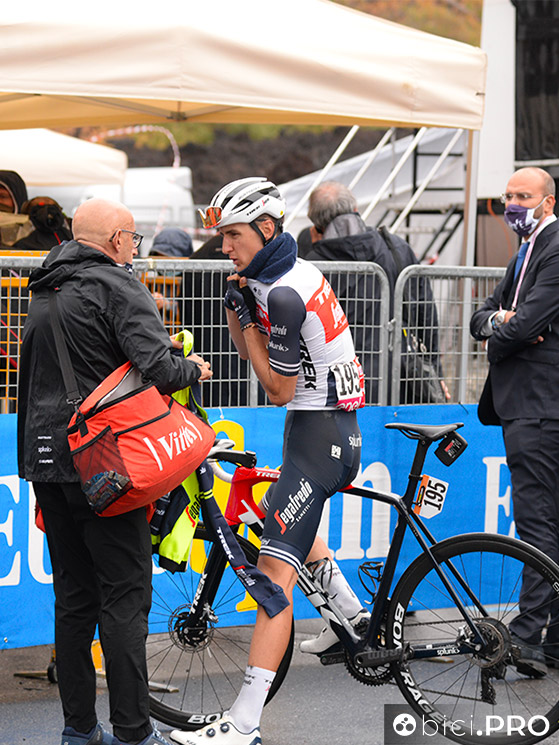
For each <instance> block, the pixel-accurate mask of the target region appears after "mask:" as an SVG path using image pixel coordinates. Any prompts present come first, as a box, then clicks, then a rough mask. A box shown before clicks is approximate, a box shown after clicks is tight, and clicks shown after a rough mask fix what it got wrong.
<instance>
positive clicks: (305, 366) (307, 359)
mask: <svg viewBox="0 0 559 745" xmlns="http://www.w3.org/2000/svg"><path fill="white" fill-rule="evenodd" d="M299 348H300V354H301V363H300V364H301V372H302V373H303V380H304V385H305V388H307V389H308V388H312V390H313V391H316V368H315V366H314V363H313V361H312V357H311V355H310V352H309V348H308V347H307V345H306V344H305V342H304V340H303V337H301V338H300V339H299Z"/></svg>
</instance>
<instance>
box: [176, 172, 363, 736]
mask: <svg viewBox="0 0 559 745" xmlns="http://www.w3.org/2000/svg"><path fill="white" fill-rule="evenodd" d="M284 212H285V201H284V200H283V198H282V197H281V195H280V193H279V191H278V189H277V187H276V186H275V185H274V184H273V183H271V182H270V181H267V180H266V179H265V178H247V179H240V180H238V181H234V182H232V183H230V184H227V185H226V186H224V187H223V188H222V189H221V190H220V191H219V192H218V193H217V194H216V195H215V196H214V198H213V199H212V201H211V204H210V206H209V207H208V208H207V209H206V211H205V212H204V213H203V214H202V218H203V223H204V226H205V227H217V228H218V230H219V232H220V233H221V235H222V237H223V247H222V250H223V252H224V253H225V254H226V255H227V256H228V257H229V258H230V259H231V260H232V261H233V263H234V265H235V268H236V273H235V274H233V275H232V276H231V277H229V282H228V288H227V292H226V295H225V307H226V313H227V322H228V326H229V330H230V333H231V336H232V339H233V342H234V343H235V346H236V348H237V350H238V352H239V354H240V356H241V357H242V358H243V359H249V360H250V362H251V364H252V366H253V369H254V370H255V372H256V375H257V376H258V380H259V381H260V383H261V385H262V387H263V389H264V391H265V392H266V394H267V396H268V398H269V399H270V401H271V402H272V403H273V404H275V405H277V406H284V405H287V415H286V420H285V429H284V442H283V465H282V470H281V476H280V478H279V480H278V481H277V483H276V484H275V485H274V487H273V488H272V489H271V490H269V492H268V495H267V497H268V505H267V506H268V509H267V516H266V520H265V525H264V534H263V537H262V547H261V550H260V557H259V560H258V566H259V567H260V569H262V570H263V571H264V572H265V573H266V574H268V576H269V577H270V578H271V579H272V580H273V581H274V582H275V583H277V584H278V585H280V586H281V587H282V589H283V591H284V592H285V594H286V596H287V598H288V600H289V601H290V605H289V607H288V608H285V609H284V610H283V611H281V612H280V613H278V614H277V615H275V616H274V617H272V618H270V617H268V615H267V614H266V612H265V611H264V610H263V609H262V608H261V607H259V609H258V614H257V619H256V626H255V629H254V634H253V637H252V643H251V647H250V652H249V659H248V667H247V669H246V674H245V680H244V683H243V686H242V688H241V691H240V692H239V696H238V697H237V699H236V701H235V702H234V704H233V706H232V707H231V710H230V711H229V712H227V713H226V714H225V715H224V716H223V717H222V719H220V720H219V721H218V722H216V723H214V724H212V725H209V726H208V727H205V728H203V729H201V730H198V731H197V732H193V733H189V732H181V731H178V730H174V731H173V732H171V735H170V737H171V739H172V740H174V741H175V742H178V743H182V744H184V745H191V744H194V745H201V743H205V742H207V743H208V745H209V743H212V745H213V744H214V743H215V745H218V743H227V744H228V745H257V744H258V743H260V742H261V739H260V717H261V714H262V709H263V706H264V701H265V699H266V695H267V692H268V688H269V687H270V685H271V682H272V681H273V678H274V676H275V671H276V670H277V667H278V665H279V663H280V661H281V659H282V657H283V654H284V652H285V650H286V648H287V644H288V640H289V635H290V630H291V623H292V612H293V608H292V591H293V587H294V585H295V583H296V581H297V575H298V572H299V570H300V568H301V565H302V563H303V562H304V561H305V560H306V558H307V556H308V554H309V551H310V550H311V547H312V545H313V541H314V539H315V535H316V531H317V529H318V524H319V522H320V517H321V514H322V508H323V505H324V502H325V500H326V499H327V498H328V497H330V496H332V495H333V494H334V493H335V492H336V491H338V490H339V489H341V488H343V487H344V486H346V485H347V484H349V483H350V482H351V481H352V479H353V478H354V477H355V475H356V474H357V470H358V467H359V462H360V457H361V433H360V430H359V425H358V423H357V414H356V411H355V410H356V408H359V407H360V406H362V405H363V403H364V386H363V373H362V370H361V365H360V364H359V362H358V360H357V359H356V357H355V350H354V345H353V339H352V337H351V332H350V330H349V325H348V322H347V319H346V316H345V314H344V312H343V310H342V308H341V306H340V304H339V302H338V300H337V298H336V296H335V294H334V293H333V291H332V289H331V287H330V285H329V284H328V282H327V281H326V279H325V278H324V276H323V275H322V273H321V272H320V271H319V270H318V269H317V268H316V267H315V266H314V265H313V264H310V263H308V262H306V261H303V260H301V259H297V244H296V242H295V239H294V238H293V237H292V236H291V235H290V234H288V233H283V216H284Z"/></svg>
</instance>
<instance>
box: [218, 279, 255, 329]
mask: <svg viewBox="0 0 559 745" xmlns="http://www.w3.org/2000/svg"><path fill="white" fill-rule="evenodd" d="M223 304H224V305H225V307H226V308H229V310H234V311H235V313H236V314H237V318H238V319H239V325H240V327H241V331H243V330H244V329H246V328H247V327H248V326H250V325H251V324H253V323H256V300H255V299H254V295H253V294H252V292H251V291H250V290H249V288H248V287H242V288H241V287H239V283H238V281H237V280H236V279H230V280H229V281H228V282H227V292H226V293H225V298H224V299H223Z"/></svg>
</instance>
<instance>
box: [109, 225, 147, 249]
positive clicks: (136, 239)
mask: <svg viewBox="0 0 559 745" xmlns="http://www.w3.org/2000/svg"><path fill="white" fill-rule="evenodd" d="M119 230H120V232H121V233H130V235H131V236H132V245H133V246H134V248H140V246H141V244H142V241H143V240H144V236H143V235H140V234H139V233H135V232H134V231H133V230H125V229H124V228H117V229H116V230H115V232H114V233H113V234H112V235H111V237H110V238H109V241H112V240H113V239H114V237H115V235H116V234H117V233H118V231H119Z"/></svg>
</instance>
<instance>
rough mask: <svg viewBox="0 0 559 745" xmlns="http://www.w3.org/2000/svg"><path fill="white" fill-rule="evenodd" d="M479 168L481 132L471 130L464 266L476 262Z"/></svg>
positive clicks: (469, 136)
mask: <svg viewBox="0 0 559 745" xmlns="http://www.w3.org/2000/svg"><path fill="white" fill-rule="evenodd" d="M478 167H479V132H478V131H477V130H473V129H470V130H469V131H468V151H467V159H466V184H465V187H464V238H463V242H462V262H461V263H462V266H473V265H474V262H475V245H476V222H477V180H478Z"/></svg>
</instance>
